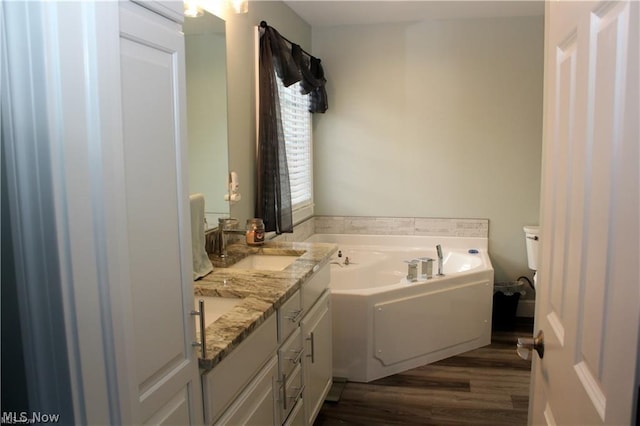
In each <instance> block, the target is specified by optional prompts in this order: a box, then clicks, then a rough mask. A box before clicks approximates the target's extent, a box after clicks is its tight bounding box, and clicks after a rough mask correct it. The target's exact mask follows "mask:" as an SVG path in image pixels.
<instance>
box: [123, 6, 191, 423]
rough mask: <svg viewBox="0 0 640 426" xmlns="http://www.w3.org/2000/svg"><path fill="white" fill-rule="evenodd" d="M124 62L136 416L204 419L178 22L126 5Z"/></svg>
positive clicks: (144, 419)
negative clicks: (196, 343)
mask: <svg viewBox="0 0 640 426" xmlns="http://www.w3.org/2000/svg"><path fill="white" fill-rule="evenodd" d="M120 68H121V69H120V73H121V74H120V75H121V86H122V91H121V96H122V122H123V144H124V149H123V151H124V163H123V166H124V179H125V188H126V189H125V192H126V193H125V194H124V197H125V203H126V223H127V244H126V245H127V249H128V263H129V266H128V274H129V276H128V279H129V281H130V288H131V295H130V300H131V311H132V324H131V327H132V335H133V340H134V342H133V348H129V349H128V351H129V353H130V358H132V359H130V361H129V362H130V363H132V367H133V371H135V375H136V377H135V386H133V385H131V386H132V387H133V388H135V390H134V393H135V395H136V396H137V399H138V403H137V404H134V405H136V407H135V409H134V412H135V413H136V414H135V415H134V420H137V421H138V422H140V423H143V424H181V425H187V424H195V423H201V422H202V396H201V386H200V380H199V372H198V361H197V351H196V348H194V347H193V346H192V340H193V336H194V333H195V330H194V321H193V319H192V317H191V315H190V311H191V307H192V306H193V285H192V278H191V277H192V275H191V268H192V266H191V243H190V238H191V233H190V225H189V224H190V222H189V221H190V216H189V206H188V188H187V175H186V159H187V157H186V137H185V136H186V130H185V128H184V126H185V125H186V119H185V118H186V117H185V80H184V79H185V67H184V40H183V35H182V28H181V25H180V24H178V23H176V22H173V21H171V20H169V19H166V18H164V17H162V16H160V15H158V14H156V13H154V12H152V11H151V10H150V9H148V8H145V7H142V6H140V5H137V4H133V3H121V5H120ZM132 349H133V353H131V350H132ZM130 380H134V379H130Z"/></svg>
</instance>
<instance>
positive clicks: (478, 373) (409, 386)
mask: <svg viewBox="0 0 640 426" xmlns="http://www.w3.org/2000/svg"><path fill="white" fill-rule="evenodd" d="M532 328H533V327H532V323H531V322H529V321H519V322H518V324H517V326H516V328H515V330H513V331H494V332H493V335H492V339H491V340H492V342H491V345H489V346H486V347H484V348H480V349H476V350H474V351H471V352H467V353H465V354H462V355H458V356H455V357H452V358H449V359H445V360H442V361H439V362H436V363H434V364H430V365H425V366H422V367H418V368H415V369H413V370H409V371H406V372H404V373H400V374H396V375H394V376H390V377H385V378H383V379H380V380H376V381H374V382H371V383H353V382H348V383H347V384H346V387H345V389H344V391H343V393H342V396H341V398H340V401H339V402H325V403H324V405H323V407H322V410H321V411H320V414H319V415H318V418H317V420H316V422H315V426H323V425H327V426H332V425H492V426H497V425H508V426H517V425H526V424H527V409H528V404H529V379H530V377H529V376H530V369H531V363H530V361H524V360H522V359H520V358H518V356H517V354H516V350H515V349H516V341H517V337H522V336H531V335H532Z"/></svg>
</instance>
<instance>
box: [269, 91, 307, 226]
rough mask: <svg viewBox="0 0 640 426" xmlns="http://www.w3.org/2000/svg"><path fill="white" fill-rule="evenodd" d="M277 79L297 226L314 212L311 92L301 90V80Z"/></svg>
mask: <svg viewBox="0 0 640 426" xmlns="http://www.w3.org/2000/svg"><path fill="white" fill-rule="evenodd" d="M276 80H277V81H278V96H279V97H280V115H281V120H282V128H283V131H284V139H285V146H286V151H287V165H288V167H289V183H290V185H291V207H292V209H293V223H294V225H295V224H297V223H300V222H301V221H303V220H304V219H306V218H308V217H311V216H312V215H313V157H312V152H313V144H312V137H311V113H310V112H309V95H303V94H301V93H300V83H296V84H292V85H291V86H289V87H284V85H283V84H282V82H281V81H280V79H279V78H276Z"/></svg>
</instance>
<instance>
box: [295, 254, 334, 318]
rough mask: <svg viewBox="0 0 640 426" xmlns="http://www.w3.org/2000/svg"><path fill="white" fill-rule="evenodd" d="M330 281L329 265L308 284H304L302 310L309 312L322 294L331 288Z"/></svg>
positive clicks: (318, 272) (312, 277) (320, 270)
mask: <svg viewBox="0 0 640 426" xmlns="http://www.w3.org/2000/svg"><path fill="white" fill-rule="evenodd" d="M330 279H331V277H330V270H329V265H324V266H323V267H322V268H320V269H319V270H318V271H317V272H316V273H315V274H314V275H312V276H311V278H309V280H307V282H305V283H304V284H302V309H303V311H304V312H308V311H309V309H311V307H312V306H313V305H314V304H315V303H316V302H317V301H318V299H319V298H320V296H321V295H322V293H323V292H324V291H325V290H326V289H327V288H329V281H330Z"/></svg>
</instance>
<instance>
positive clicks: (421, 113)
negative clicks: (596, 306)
mask: <svg viewBox="0 0 640 426" xmlns="http://www.w3.org/2000/svg"><path fill="white" fill-rule="evenodd" d="M312 36H313V52H314V54H316V55H317V56H318V57H320V58H322V61H323V65H324V69H325V73H326V76H327V79H328V85H327V90H328V95H329V111H328V112H327V113H326V114H325V115H317V116H316V118H315V123H314V125H315V132H314V144H315V148H314V154H315V158H314V167H315V202H316V214H320V215H348V216H400V217H413V216H416V217H445V218H487V219H489V221H490V225H489V239H490V241H489V249H490V254H491V258H492V261H493V263H494V268H495V270H496V280H499V281H502V280H512V279H515V278H517V277H518V276H519V275H523V274H527V275H529V276H530V275H531V273H530V271H529V270H528V268H527V263H526V252H525V244H524V234H523V231H522V226H523V225H526V224H536V223H538V209H539V201H538V199H539V187H540V161H541V138H542V136H541V133H542V78H543V18H542V17H527V18H510V19H465V20H450V21H430V22H422V23H412V24H386V25H374V26H347V27H334V28H315V29H314V30H313V34H312Z"/></svg>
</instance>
